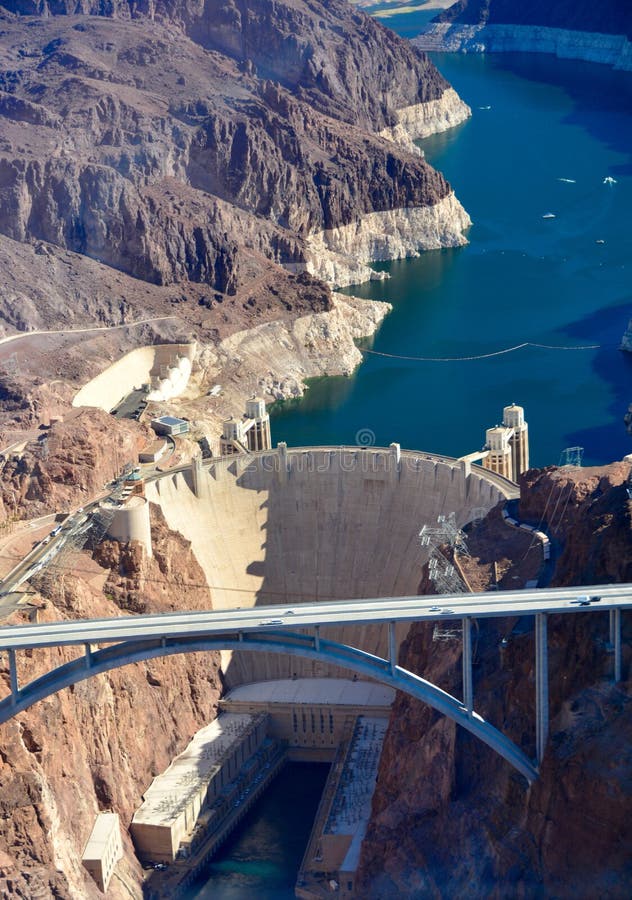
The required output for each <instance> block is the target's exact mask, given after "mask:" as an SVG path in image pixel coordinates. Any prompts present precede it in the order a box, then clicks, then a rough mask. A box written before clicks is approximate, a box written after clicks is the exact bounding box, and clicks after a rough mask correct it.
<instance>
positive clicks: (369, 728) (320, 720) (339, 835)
mask: <svg viewBox="0 0 632 900" xmlns="http://www.w3.org/2000/svg"><path fill="white" fill-rule="evenodd" d="M394 698H395V691H394V690H393V689H392V688H389V687H386V686H384V685H381V684H375V683H372V682H368V681H358V680H352V679H342V678H315V679H300V678H299V679H286V680H281V681H274V682H264V683H253V684H247V685H242V686H241V687H239V688H236V689H234V690H233V691H231V692H229V694H228V695H227V696H226V697H224V698H223V699H222V700H221V701H220V715H219V716H218V718H217V719H215V720H214V721H213V722H211V724H210V725H208V726H206V727H205V728H203V729H201V730H200V731H199V732H198V733H197V734H196V735H195V736H194V737H193V739H192V740H191V742H190V743H189V745H188V747H187V748H186V749H185V750H184V752H183V753H181V754H180V755H179V756H177V757H176V758H175V759H174V760H173V761H172V763H171V765H170V766H169V767H168V768H167V769H166V771H165V772H163V773H162V774H161V775H159V776H157V777H156V778H155V779H154V781H153V782H152V784H151V785H150V787H149V788H148V789H147V791H146V792H145V795H144V802H143V804H142V806H141V807H140V808H139V809H138V810H137V811H136V813H135V814H134V817H133V820H132V825H131V833H132V837H133V840H134V844H135V847H136V852H137V855H138V857H139V859H140V860H141V861H142V862H144V863H151V864H158V865H162V864H165V865H166V866H167V867H168V868H167V870H166V871H165V872H164V873H163V874H162V875H161V876H160V881H159V883H158V884H156V885H152V887H156V888H157V890H158V894H157V895H158V896H170V897H172V896H173V897H176V896H178V895H179V892H180V891H181V890H182V889H183V888H185V887H186V885H187V884H190V883H191V882H192V881H194V880H195V878H196V876H197V875H199V873H200V872H201V871H203V869H204V866H205V865H206V864H207V863H208V861H209V860H210V859H211V858H212V857H213V855H214V853H215V852H216V850H217V849H218V848H219V846H220V845H221V843H222V842H223V840H225V838H226V837H227V836H228V834H230V832H231V831H232V830H233V828H234V827H235V826H236V825H237V824H238V822H239V821H240V820H241V819H242V818H243V816H244V815H245V813H246V812H247V811H248V809H249V808H250V807H251V806H252V804H253V803H254V802H255V801H256V800H257V799H258V797H259V796H260V794H261V793H262V791H263V790H265V788H266V787H267V786H268V784H269V783H270V781H271V780H272V779H273V778H274V777H275V776H276V774H277V773H278V772H279V771H280V769H281V767H282V765H283V763H284V762H285V760H286V759H291V760H296V761H301V762H311V761H319V762H329V763H332V766H331V769H330V772H329V776H328V780H327V784H326V787H325V792H324V797H323V801H321V803H320V806H319V815H317V818H316V821H315V823H314V826H313V829H312V834H311V837H310V841H309V844H308V847H307V850H306V852H305V860H304V864H305V875H304V879H303V880H304V881H305V884H308V883H309V884H310V885H312V886H314V885H317V884H319V883H321V882H323V879H325V881H324V882H323V883H326V881H327V880H328V878H325V872H327V873H330V874H331V873H334V874H335V875H336V876H338V872H339V870H340V871H344V872H345V884H348V883H349V882H350V881H352V880H353V877H354V873H355V869H356V868H357V864H358V861H359V848H360V844H361V842H362V838H363V836H364V832H365V829H366V825H367V823H368V818H369V813H370V803H371V797H372V794H373V789H374V787H375V778H376V773H377V766H378V763H379V758H380V753H381V747H382V741H383V737H384V734H385V732H386V727H387V723H388V716H389V713H390V708H391V705H392V703H393V701H394ZM323 861H325V863H323ZM308 863H309V864H308ZM324 864H326V870H325V869H323V865H324ZM151 895H152V896H153V893H152V894H151Z"/></svg>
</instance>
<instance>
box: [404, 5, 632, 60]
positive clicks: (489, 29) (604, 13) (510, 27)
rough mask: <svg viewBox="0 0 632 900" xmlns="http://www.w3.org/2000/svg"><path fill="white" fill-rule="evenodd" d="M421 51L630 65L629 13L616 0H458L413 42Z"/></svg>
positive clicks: (631, 34)
mask: <svg viewBox="0 0 632 900" xmlns="http://www.w3.org/2000/svg"><path fill="white" fill-rule="evenodd" d="M414 43H415V45H416V46H418V47H419V48H420V49H422V50H446V51H451V52H455V51H459V52H465V53H502V52H521V53H553V54H555V55H556V56H559V57H564V58H568V59H583V60H586V61H588V62H597V63H604V64H606V65H610V66H613V67H614V68H615V69H627V70H631V69H632V11H631V10H630V7H629V5H627V4H625V3H619V2H618V0H606V2H604V3H598V4H595V3H575V2H571V0H564V2H561V3H541V2H539V0H526V2H523V3H520V4H516V3H514V2H511V0H459V2H458V3H455V4H454V5H453V6H451V7H450V8H449V9H447V10H445V11H443V12H441V13H440V14H439V15H438V16H436V18H435V19H434V20H433V21H432V22H431V23H430V24H429V25H428V26H426V28H425V29H424V30H423V32H422V34H421V35H419V37H418V38H416V39H415V41H414Z"/></svg>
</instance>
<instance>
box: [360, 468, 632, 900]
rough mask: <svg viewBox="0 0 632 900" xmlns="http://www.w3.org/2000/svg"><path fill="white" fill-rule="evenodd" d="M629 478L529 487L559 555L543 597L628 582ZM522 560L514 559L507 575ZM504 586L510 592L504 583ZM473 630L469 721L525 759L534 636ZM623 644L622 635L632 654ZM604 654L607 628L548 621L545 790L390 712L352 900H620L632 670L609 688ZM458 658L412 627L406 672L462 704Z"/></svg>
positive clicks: (534, 512)
mask: <svg viewBox="0 0 632 900" xmlns="http://www.w3.org/2000/svg"><path fill="white" fill-rule="evenodd" d="M629 472H630V464H629V463H616V464H613V465H612V466H608V467H605V468H603V469H587V470H582V469H580V470H570V469H559V470H555V469H547V470H543V471H535V470H532V471H530V472H528V473H526V475H525V476H523V483H522V487H523V493H522V496H523V499H522V500H521V504H520V517H521V519H522V518H528V519H529V520H531V521H534V522H536V523H538V522H540V523H542V527H544V528H545V529H546V530H547V531H548V532H549V533H550V534H551V535H552V536H553V538H554V540H555V541H556V542H560V544H561V545H562V552H561V554H560V556H559V560H558V562H557V566H556V570H555V575H554V578H553V581H552V584H555V585H570V584H577V583H598V582H604V581H605V582H618V581H629V580H630V577H631V576H632V571H631V569H630V565H631V563H630V560H631V559H632V553H631V545H632V518H631V512H632V503H631V501H630V500H629V497H628V494H627V490H626V480H627V478H628V475H629ZM473 546H474V543H473V541H472V543H471V547H470V549H472V547H473ZM504 552H505V553H506V552H507V550H506V548H505V550H504ZM473 556H474V557H476V556H477V553H474V554H473ZM523 556H524V552H523V549H522V548H520V549H519V548H516V551H515V553H514V560H515V561H516V562H518V563H520V562H521V561H522V559H523ZM483 561H484V559H483ZM475 565H476V560H475V559H474V560H472V561H470V562H469V563H468V566H469V568H468V572H471V570H472V567H473V566H475ZM513 571H515V570H513ZM481 573H483V569H481ZM505 578H506V579H509V580H508V581H507V582H506V584H508V585H509V584H511V578H512V569H511V567H510V568H509V569H507V570H506V573H505ZM481 586H482V585H481ZM478 624H479V626H480V628H479V630H478V632H477V635H478V637H477V649H476V667H475V683H474V689H475V706H476V708H477V709H478V710H479V711H480V712H481V714H482V715H484V716H485V717H486V718H488V719H490V720H491V721H492V722H494V724H495V725H497V726H498V727H500V728H502V730H503V731H504V732H505V733H506V734H508V736H509V737H511V738H512V739H513V740H515V741H516V742H517V743H518V744H520V745H521V746H522V747H523V749H525V750H526V752H527V753H531V754H533V739H534V726H533V722H534V696H533V694H534V684H533V677H534V675H533V673H534V646H533V631H532V628H530V627H529V625H528V622H526V621H525V622H520V621H518V620H515V619H514V620H502V621H498V620H496V621H494V620H491V621H490V620H480V621H479V623H478ZM629 637H630V628H629V625H626V631H625V638H624V640H625V641H626V645H627V641H628V640H629ZM501 641H502V642H501ZM606 641H607V616H605V615H604V616H599V615H590V616H587V615H577V616H559V617H555V616H551V617H550V618H549V665H550V704H551V728H550V735H549V742H548V746H547V752H546V756H545V759H544V761H543V764H542V767H541V775H540V778H539V779H538V781H537V782H536V783H535V784H534V785H533V786H532V787H531V788H530V789H528V790H527V789H526V787H525V785H524V783H523V782H522V779H521V778H520V777H519V776H517V775H516V774H515V773H513V772H512V771H511V769H510V768H509V766H508V765H507V764H505V763H504V762H502V761H501V760H500V759H499V758H498V757H495V756H494V754H493V753H492V752H491V751H490V750H489V749H488V748H486V747H485V746H483V745H482V744H481V743H480V742H478V741H476V740H475V739H474V738H472V737H470V736H469V735H468V734H467V733H465V732H464V731H463V730H461V729H458V728H455V727H454V726H453V725H452V724H451V723H450V722H447V721H446V720H445V719H442V718H441V717H439V716H438V715H437V714H435V713H434V712H432V711H429V710H428V709H427V708H424V707H422V706H421V705H420V704H418V703H416V702H415V701H413V700H412V699H411V698H409V697H406V696H403V695H402V696H398V698H397V699H396V704H395V707H394V709H393V712H392V715H391V722H390V725H389V732H388V735H387V739H386V743H385V750H384V754H383V757H382V762H381V767H380V772H379V776H378V783H377V789H376V793H375V796H374V801H373V811H372V819H371V823H370V826H369V829H368V832H367V836H366V838H365V841H364V844H363V851H362V861H361V870H360V881H359V885H358V895H359V896H363V897H374V898H389V897H393V896H397V897H410V898H412V897H420V896H432V897H446V898H447V897H454V896H467V897H471V898H477V897H481V898H482V897H494V898H499V900H504V898H509V897H516V896H524V897H533V896H560V897H569V896H575V897H581V898H591V897H596V896H608V897H611V898H613V900H614V898H621V900H623V898H625V897H626V896H627V893H628V885H629V879H630V875H631V866H630V859H632V853H631V851H632V828H631V827H630V824H629V822H630V818H629V817H630V814H631V812H632V781H631V779H630V772H631V771H632V769H631V768H630V766H631V764H632V753H631V751H630V746H631V745H630V739H631V737H632V718H631V716H630V713H631V711H632V698H631V692H630V681H629V671H630V669H629V667H630V661H631V654H630V651H629V649H626V651H625V664H624V679H625V680H624V682H623V683H621V684H618V685H614V684H613V683H612V680H611V678H612V657H611V656H609V655H608V653H607V648H606ZM459 657H460V642H459V641H458V640H457V641H453V642H450V641H447V642H438V641H436V640H433V631H432V628H431V627H430V626H416V627H414V628H413V629H411V633H410V636H409V638H408V640H407V642H406V643H405V645H404V646H403V648H402V651H401V654H400V664H401V665H403V666H404V667H406V668H409V669H411V670H412V671H415V672H419V673H421V674H423V676H424V677H426V678H429V679H430V680H431V681H434V682H436V683H438V684H439V685H440V686H441V687H443V688H445V689H446V690H450V691H452V692H454V693H455V694H456V695H457V696H458V695H459V694H460V692H461V683H460V672H459V671H458V669H459V663H460V658H459ZM597 823H598V824H597ZM578 848H581V852H578Z"/></svg>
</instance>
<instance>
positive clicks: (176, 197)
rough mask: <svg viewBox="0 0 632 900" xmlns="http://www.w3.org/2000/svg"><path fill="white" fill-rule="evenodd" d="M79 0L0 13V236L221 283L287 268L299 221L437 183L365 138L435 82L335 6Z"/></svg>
mask: <svg viewBox="0 0 632 900" xmlns="http://www.w3.org/2000/svg"><path fill="white" fill-rule="evenodd" d="M5 9H7V10H10V11H12V12H15V11H16V5H15V4H13V3H7V4H5ZM79 9H80V10H81V12H82V13H83V15H80V16H74V15H73V16H69V15H67V13H68V12H69V11H71V10H70V5H68V7H67V5H66V4H64V3H50V4H46V3H43V4H39V3H37V4H28V3H26V4H20V5H19V6H18V7H17V11H18V12H19V13H21V14H24V13H25V12H31V13H33V14H34V16H33V17H28V16H27V17H24V16H23V15H19V16H10V15H5V16H4V21H3V33H2V40H1V44H2V47H3V52H4V56H5V59H6V60H7V65H6V66H5V68H4V70H3V71H1V72H0V88H2V91H3V95H2V97H3V98H4V99H2V97H0V99H2V103H0V114H1V115H2V116H3V120H4V127H3V137H4V145H3V147H2V148H1V149H2V153H1V155H0V186H1V188H0V232H2V233H3V234H5V235H6V236H7V237H10V238H12V239H13V240H16V241H19V242H25V241H34V240H41V241H46V242H47V243H48V244H49V245H52V246H53V247H55V248H64V249H67V250H72V251H75V252H77V253H80V254H82V255H85V256H88V257H90V258H92V259H95V260H97V261H99V262H100V263H102V264H105V265H107V266H109V267H111V268H114V269H118V270H120V271H122V272H126V273H128V274H129V275H132V276H133V277H134V278H137V279H142V280H144V281H146V282H149V283H151V284H155V285H169V284H173V283H182V284H186V283H194V284H205V285H207V287H209V288H212V289H213V290H214V291H216V292H219V293H221V294H228V295H234V294H235V293H236V292H237V291H238V289H239V288H240V286H242V285H243V284H244V283H246V282H247V281H248V280H250V279H251V278H252V276H253V274H257V273H260V270H261V264H260V262H258V257H259V255H260V254H263V255H264V256H265V257H266V258H267V259H269V260H271V261H272V262H274V263H301V262H304V261H305V254H304V244H303V238H304V237H305V236H306V235H308V234H310V233H314V232H318V231H321V230H323V229H329V228H333V227H337V226H341V225H347V224H349V223H350V222H354V221H357V220H358V219H360V218H361V217H362V216H363V215H365V214H367V213H372V212H375V211H384V210H392V209H399V208H412V207H419V206H433V205H435V204H437V203H438V202H439V201H441V200H442V199H444V198H445V197H447V196H448V195H449V194H450V188H449V186H448V185H447V184H446V182H445V181H444V179H443V178H442V177H441V176H440V175H439V174H438V173H437V172H435V171H434V170H432V169H431V168H430V166H428V165H427V164H426V163H425V162H424V161H423V159H421V158H420V157H419V155H418V154H413V153H412V152H411V151H410V148H409V144H410V139H408V143H407V146H406V147H400V146H398V145H397V144H394V143H393V141H389V140H384V139H381V138H380V137H379V136H378V133H379V132H382V131H384V130H385V129H389V128H392V127H393V126H396V125H397V123H398V110H399V109H400V108H410V107H416V106H421V107H423V105H424V104H426V103H428V102H431V103H433V104H435V107H436V106H437V104H438V103H439V102H440V100H441V98H442V97H443V95H444V94H445V93H446V91H448V90H449V87H448V85H447V83H446V82H445V81H444V79H443V78H442V77H441V76H440V75H439V73H438V72H437V71H436V69H435V68H434V66H433V65H432V64H431V63H430V62H429V61H428V60H427V59H426V58H425V57H424V56H423V55H421V54H418V53H416V52H415V51H414V50H412V49H411V48H410V47H409V45H407V44H406V43H405V42H404V41H401V40H400V39H398V38H396V37H395V36H394V35H392V34H390V33H388V32H387V31H386V30H385V29H383V28H382V27H381V26H379V25H377V24H376V23H375V22H373V21H372V20H371V19H369V18H368V17H366V16H364V15H363V14H361V13H356V12H354V11H353V10H351V8H350V7H348V6H347V5H346V4H343V3H338V2H336V3H331V4H327V5H323V4H307V3H301V2H298V0H293V2H286V3H271V2H269V0H259V2H258V3H256V4H252V3H248V4H246V3H233V4H230V5H227V6H226V5H222V4H220V3H219V2H217V0H207V2H205V3H199V4H194V3H189V4H187V3H177V2H174V3H157V4H153V3H152V4H146V5H143V4H128V3H114V4H112V5H111V6H110V7H108V9H109V15H108V16H107V17H104V16H103V15H102V14H101V13H102V12H103V8H102V5H101V4H91V3H84V4H81V5H80V7H79ZM72 11H73V12H74V11H76V6H75V5H74V4H73V5H72ZM51 13H52V15H50V14H51ZM92 13H98V15H91V14H92ZM122 20H124V21H122ZM449 99H450V103H451V104H452V107H454V98H453V96H452V95H451V94H450V95H449ZM433 109H434V107H433ZM466 114H467V109H466V108H465V107H462V109H461V111H460V115H461V119H462V118H463V117H464V116H465V115H466ZM430 118H433V116H432V115H431V116H430ZM434 118H436V120H437V123H438V126H437V127H440V124H439V123H440V118H441V116H440V113H438V114H437V115H435V116H434ZM454 118H455V117H454V116H453V117H452V119H451V120H450V122H452V121H453V120H454ZM456 118H458V115H457V116H456ZM444 127H446V126H445V125H444Z"/></svg>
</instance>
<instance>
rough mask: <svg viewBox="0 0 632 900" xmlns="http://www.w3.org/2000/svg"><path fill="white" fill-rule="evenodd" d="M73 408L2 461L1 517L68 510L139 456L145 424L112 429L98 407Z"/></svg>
mask: <svg viewBox="0 0 632 900" xmlns="http://www.w3.org/2000/svg"><path fill="white" fill-rule="evenodd" d="M77 413H78V414H77V415H74V416H72V415H71V417H70V418H67V419H66V420H65V421H63V422H57V423H55V424H54V425H53V426H52V427H50V428H48V429H43V430H40V431H39V436H38V439H36V440H33V441H31V442H30V443H29V444H28V446H27V448H26V450H25V452H24V454H23V455H22V456H21V458H19V459H14V458H13V457H11V456H9V458H8V459H7V460H3V461H2V462H0V472H1V487H0V522H1V521H3V520H4V519H6V518H8V517H9V516H14V515H16V514H18V517H19V518H25V519H28V518H35V517H37V516H38V515H45V514H46V513H48V512H50V511H51V510H56V511H57V512H64V511H69V510H70V509H72V508H73V506H78V505H80V504H81V503H82V502H83V501H85V500H87V499H91V498H94V497H96V496H98V495H99V493H101V492H102V490H103V485H104V483H107V482H108V481H110V480H111V479H112V478H114V476H115V475H117V474H118V473H119V472H120V470H121V469H122V467H123V465H125V464H126V463H129V462H135V461H136V460H137V458H138V451H139V449H140V448H141V447H142V446H143V445H144V444H145V443H146V442H147V439H148V434H149V432H147V430H146V429H145V428H143V427H141V426H139V425H137V424H136V423H135V422H132V421H124V422H121V423H118V427H116V428H113V427H112V418H111V416H108V415H107V413H104V412H102V411H101V410H97V409H82V410H77Z"/></svg>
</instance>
